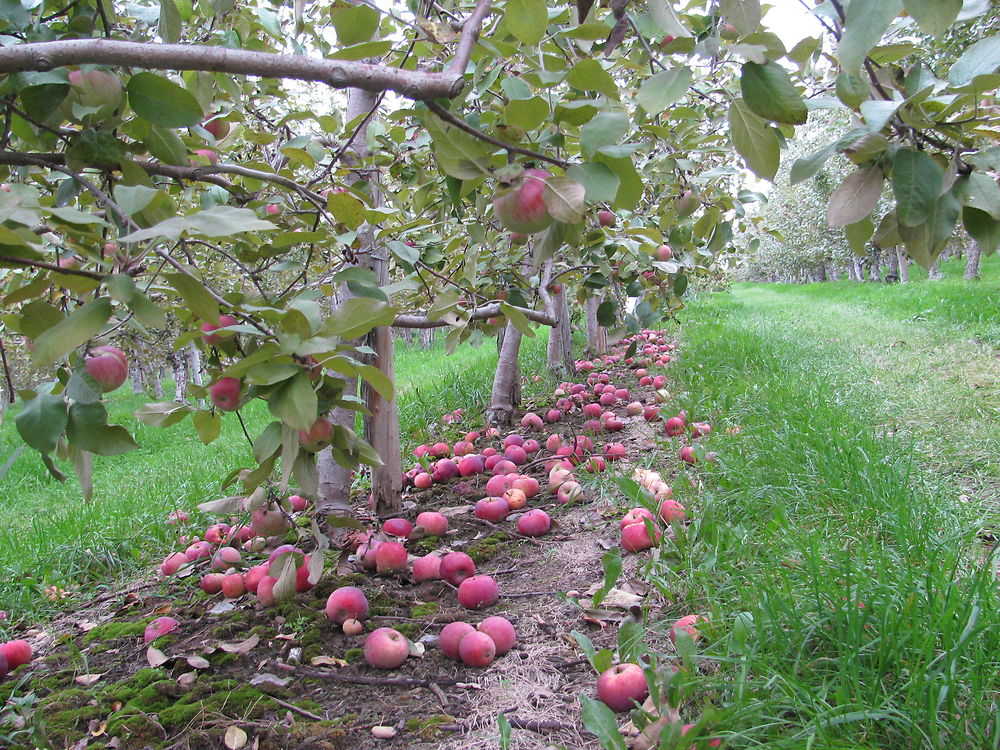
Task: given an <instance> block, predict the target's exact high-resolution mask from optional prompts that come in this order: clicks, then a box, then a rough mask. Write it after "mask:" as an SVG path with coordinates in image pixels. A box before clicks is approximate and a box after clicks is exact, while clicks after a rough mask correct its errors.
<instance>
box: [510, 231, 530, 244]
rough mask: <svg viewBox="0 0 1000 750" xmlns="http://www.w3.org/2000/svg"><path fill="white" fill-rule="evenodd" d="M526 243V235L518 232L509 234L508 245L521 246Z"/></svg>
mask: <svg viewBox="0 0 1000 750" xmlns="http://www.w3.org/2000/svg"><path fill="white" fill-rule="evenodd" d="M527 241H528V235H526V234H521V233H520V232H511V233H510V243H511V244H512V245H523V244H524V243H525V242H527Z"/></svg>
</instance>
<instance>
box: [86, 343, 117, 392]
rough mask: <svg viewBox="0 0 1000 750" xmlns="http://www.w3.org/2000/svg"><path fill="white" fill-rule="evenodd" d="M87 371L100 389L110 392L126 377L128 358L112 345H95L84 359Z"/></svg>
mask: <svg viewBox="0 0 1000 750" xmlns="http://www.w3.org/2000/svg"><path fill="white" fill-rule="evenodd" d="M84 364H85V366H86V368H87V373H88V374H89V375H90V376H91V377H92V378H93V379H94V380H96V381H97V384H98V385H99V386H101V391H102V392H104V393H110V392H111V391H113V390H116V389H118V388H120V387H121V385H122V383H124V382H125V379H126V378H127V377H128V359H127V358H126V357H125V352H123V351H122V350H121V349H116V348H115V347H113V346H97V347H94V348H93V349H91V350H90V354H89V355H88V356H87V358H86V359H85V360H84Z"/></svg>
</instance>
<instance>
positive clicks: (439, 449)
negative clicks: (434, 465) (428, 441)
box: [429, 443, 451, 458]
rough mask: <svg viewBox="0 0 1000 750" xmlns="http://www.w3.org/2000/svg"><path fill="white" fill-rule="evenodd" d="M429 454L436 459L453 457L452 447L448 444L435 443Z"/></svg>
mask: <svg viewBox="0 0 1000 750" xmlns="http://www.w3.org/2000/svg"><path fill="white" fill-rule="evenodd" d="M429 453H430V454H431V455H432V456H434V457H435V458H445V457H446V456H449V455H451V446H450V445H448V444H447V443H434V445H432V446H431V447H430V450H429Z"/></svg>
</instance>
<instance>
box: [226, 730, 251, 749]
mask: <svg viewBox="0 0 1000 750" xmlns="http://www.w3.org/2000/svg"><path fill="white" fill-rule="evenodd" d="M247 739H248V738H247V733H246V732H244V731H243V730H242V729H240V728H239V727H237V726H232V727H229V729H227V730H226V737H225V740H224V742H225V743H226V747H228V748H229V750H240V748H242V747H245V746H246V744H247Z"/></svg>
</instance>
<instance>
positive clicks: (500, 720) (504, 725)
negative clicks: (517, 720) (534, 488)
mask: <svg viewBox="0 0 1000 750" xmlns="http://www.w3.org/2000/svg"><path fill="white" fill-rule="evenodd" d="M497 727H498V728H499V730H500V750H510V730H511V726H510V720H509V719H508V718H507V714H505V713H503V712H502V711H501V712H500V713H499V714H497Z"/></svg>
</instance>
